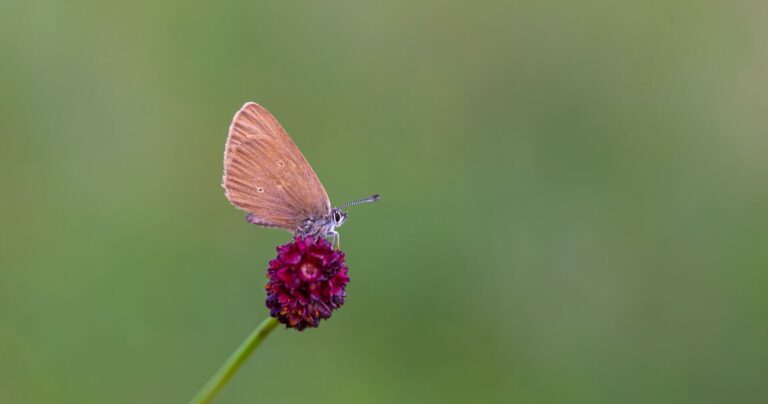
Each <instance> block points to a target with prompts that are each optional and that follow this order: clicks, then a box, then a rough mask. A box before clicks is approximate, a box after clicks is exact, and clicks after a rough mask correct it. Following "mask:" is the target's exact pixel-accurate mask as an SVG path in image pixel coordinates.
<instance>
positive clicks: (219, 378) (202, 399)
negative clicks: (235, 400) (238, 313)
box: [190, 317, 278, 404]
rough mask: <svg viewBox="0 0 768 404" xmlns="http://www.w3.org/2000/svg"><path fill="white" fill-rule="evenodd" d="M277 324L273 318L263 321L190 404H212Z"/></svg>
mask: <svg viewBox="0 0 768 404" xmlns="http://www.w3.org/2000/svg"><path fill="white" fill-rule="evenodd" d="M277 324H278V323H277V320H276V319H274V318H272V317H269V318H267V319H266V320H264V321H262V322H261V324H259V326H258V327H256V329H254V330H253V331H252V332H251V335H249V336H248V338H246V339H245V341H243V343H242V344H240V346H239V347H237V350H235V352H233V353H232V355H231V356H230V357H229V359H227V361H226V362H224V365H222V366H221V369H219V371H218V372H216V374H215V375H213V377H211V379H210V380H208V383H206V384H205V386H203V388H202V389H200V391H199V392H198V393H197V395H196V396H195V398H193V399H192V401H190V404H206V403H210V402H211V400H212V399H213V397H214V396H216V394H217V393H218V392H219V391H221V389H222V388H224V385H225V384H227V382H228V381H229V379H231V378H232V376H234V375H235V372H237V369H239V368H240V366H242V364H243V363H245V361H246V360H247V359H248V356H250V355H251V353H252V352H253V350H254V349H256V348H257V347H258V346H259V344H261V341H263V340H264V338H266V337H267V335H269V333H270V332H271V331H272V330H274V329H275V326H277Z"/></svg>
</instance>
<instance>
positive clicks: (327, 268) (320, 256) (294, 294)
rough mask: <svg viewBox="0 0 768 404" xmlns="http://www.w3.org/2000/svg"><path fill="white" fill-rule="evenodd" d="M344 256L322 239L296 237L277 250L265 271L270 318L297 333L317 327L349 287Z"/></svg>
mask: <svg viewBox="0 0 768 404" xmlns="http://www.w3.org/2000/svg"><path fill="white" fill-rule="evenodd" d="M347 272H348V269H347V266H346V265H345V264H344V253H343V252H341V251H340V250H334V249H333V246H332V245H331V243H330V242H328V241H327V240H326V239H324V238H322V237H312V236H309V237H302V236H296V237H294V239H293V241H292V242H290V243H288V244H284V245H281V246H279V247H277V257H276V258H275V259H273V260H271V261H270V262H269V269H267V277H268V278H269V281H268V282H267V286H266V289H267V302H266V303H267V307H268V308H269V312H270V315H271V316H272V317H275V318H277V320H278V321H280V322H281V323H283V324H285V325H286V326H287V327H290V328H295V329H297V330H299V331H301V330H303V329H305V328H306V327H317V326H318V325H319V324H320V320H322V319H327V318H329V317H331V312H332V311H333V310H335V309H338V308H339V307H341V305H342V304H344V296H345V293H344V289H345V288H346V286H347V283H349V276H348V273H347Z"/></svg>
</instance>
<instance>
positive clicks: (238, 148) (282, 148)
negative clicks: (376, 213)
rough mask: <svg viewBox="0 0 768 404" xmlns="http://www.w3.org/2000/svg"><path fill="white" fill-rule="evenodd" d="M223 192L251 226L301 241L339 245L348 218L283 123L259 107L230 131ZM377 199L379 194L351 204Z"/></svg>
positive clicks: (250, 108) (246, 109) (245, 111)
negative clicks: (317, 238)
mask: <svg viewBox="0 0 768 404" xmlns="http://www.w3.org/2000/svg"><path fill="white" fill-rule="evenodd" d="M222 187H224V191H225V195H226V197H227V199H229V201H230V202H231V203H232V204H233V205H235V207H237V208H239V209H242V210H245V211H247V212H249V213H248V215H247V216H246V220H247V221H248V222H249V223H252V224H257V225H259V226H263V227H275V228H281V229H284V230H288V231H290V232H291V233H293V234H295V235H299V236H321V237H332V238H333V239H334V240H336V241H337V242H338V239H339V235H338V232H337V231H336V229H337V228H338V227H339V226H341V225H342V224H343V223H344V221H345V220H346V217H347V213H346V212H343V211H341V209H339V208H331V202H330V200H329V199H328V194H327V193H326V192H325V188H324V187H323V185H322V184H321V183H320V180H319V179H318V178H317V175H316V174H315V172H314V170H313V169H312V167H311V166H310V165H309V163H308V162H307V160H306V158H305V157H304V155H303V154H301V151H299V148H298V147H297V146H296V145H295V144H294V143H293V140H291V138H290V136H288V133H287V132H286V131H285V130H284V129H283V127H282V126H281V125H280V123H279V122H278V121H277V119H276V118H275V117H274V116H272V114H270V113H269V111H267V110H266V109H265V108H263V107H262V106H260V105H258V104H256V103H254V102H248V103H246V104H245V105H243V107H242V108H241V109H240V110H239V111H238V112H237V113H236V114H235V117H234V118H233V120H232V124H231V125H230V127H229V134H228V136H227V144H226V146H225V149H224V176H223V178H222ZM375 200H378V195H374V196H371V197H368V198H363V199H359V200H357V201H353V202H351V203H349V204H347V205H351V204H357V203H363V202H373V201H375ZM347 205H342V207H343V206H347Z"/></svg>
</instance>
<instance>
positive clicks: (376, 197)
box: [339, 194, 381, 208]
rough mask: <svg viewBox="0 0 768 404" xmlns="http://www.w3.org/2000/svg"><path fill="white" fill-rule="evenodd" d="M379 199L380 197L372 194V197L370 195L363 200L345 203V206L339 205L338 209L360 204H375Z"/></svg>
mask: <svg viewBox="0 0 768 404" xmlns="http://www.w3.org/2000/svg"><path fill="white" fill-rule="evenodd" d="M379 199H381V195H379V194H374V195H371V196H366V197H365V198H360V199H355V200H354V201H351V202H347V203H345V204H343V205H341V206H339V207H340V208H346V207H347V206H354V205H359V204H361V203H370V202H376V201H378V200H379Z"/></svg>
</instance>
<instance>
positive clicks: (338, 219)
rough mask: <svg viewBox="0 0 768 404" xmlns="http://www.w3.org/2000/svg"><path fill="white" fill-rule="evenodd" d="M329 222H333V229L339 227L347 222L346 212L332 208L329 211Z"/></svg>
mask: <svg viewBox="0 0 768 404" xmlns="http://www.w3.org/2000/svg"><path fill="white" fill-rule="evenodd" d="M331 220H333V227H339V226H341V225H342V224H344V222H345V221H346V220H347V212H344V211H343V210H341V209H339V208H333V209H331Z"/></svg>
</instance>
